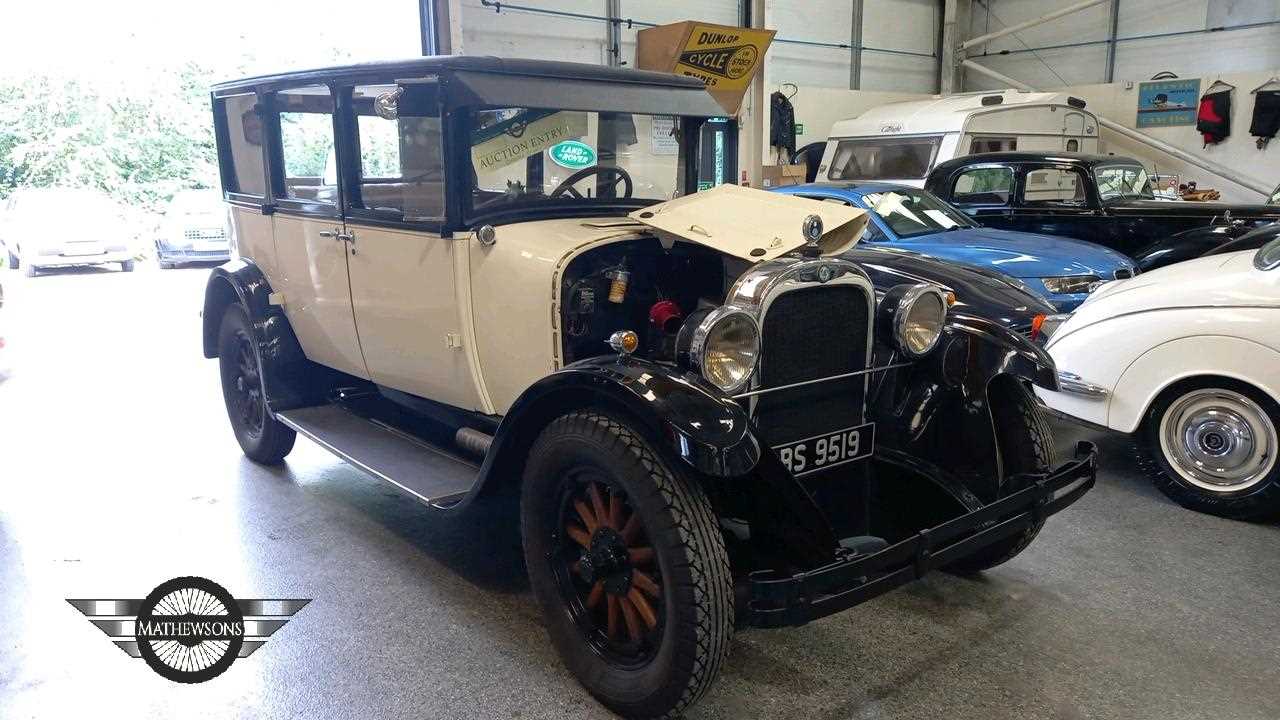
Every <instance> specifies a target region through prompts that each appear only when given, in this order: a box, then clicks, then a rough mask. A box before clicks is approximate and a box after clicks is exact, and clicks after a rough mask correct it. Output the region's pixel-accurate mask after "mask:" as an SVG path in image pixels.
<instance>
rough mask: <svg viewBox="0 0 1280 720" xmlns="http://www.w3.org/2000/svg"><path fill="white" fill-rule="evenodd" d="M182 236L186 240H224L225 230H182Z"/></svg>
mask: <svg viewBox="0 0 1280 720" xmlns="http://www.w3.org/2000/svg"><path fill="white" fill-rule="evenodd" d="M182 236H183V237H184V238H186V239H187V240H225V239H226V238H227V232H226V231H225V230H223V229H222V228H201V229H199V230H184V231H183V232H182Z"/></svg>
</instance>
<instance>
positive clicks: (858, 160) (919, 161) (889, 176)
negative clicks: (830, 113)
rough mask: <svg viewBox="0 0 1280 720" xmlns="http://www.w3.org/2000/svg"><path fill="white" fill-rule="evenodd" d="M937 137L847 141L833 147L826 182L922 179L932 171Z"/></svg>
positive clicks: (936, 152) (936, 149) (940, 139)
mask: <svg viewBox="0 0 1280 720" xmlns="http://www.w3.org/2000/svg"><path fill="white" fill-rule="evenodd" d="M941 143H942V137H941V136H940V135H933V136H930V137H911V138H851V139H848V140H841V141H840V142H839V144H837V145H836V152H835V156H834V157H833V158H832V161H831V169H830V170H829V171H828V172H827V179H829V180H905V179H918V178H923V177H924V176H925V175H927V174H929V169H930V168H932V167H933V158H934V157H935V156H936V155H937V154H938V145H940V144H941Z"/></svg>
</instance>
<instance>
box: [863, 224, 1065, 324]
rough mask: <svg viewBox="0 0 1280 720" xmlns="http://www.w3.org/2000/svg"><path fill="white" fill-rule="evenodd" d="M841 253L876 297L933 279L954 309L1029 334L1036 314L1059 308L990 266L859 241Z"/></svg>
mask: <svg viewBox="0 0 1280 720" xmlns="http://www.w3.org/2000/svg"><path fill="white" fill-rule="evenodd" d="M840 257H842V258H843V259H845V260H851V261H853V262H855V263H857V264H858V266H859V267H861V268H862V269H863V270H864V271H865V272H866V273H867V277H869V278H871V282H872V283H873V284H874V285H875V287H876V295H877V296H878V297H883V296H884V294H885V293H886V292H888V291H889V290H891V289H892V288H893V287H894V286H895V285H900V284H902V283H921V282H924V283H932V284H934V285H937V286H938V287H940V288H942V289H943V290H944V291H946V292H947V293H948V294H949V296H948V299H949V300H950V301H951V311H952V313H965V314H968V315H975V316H977V317H981V318H985V319H987V320H990V321H992V322H994V323H997V324H999V325H1001V326H1002V327H1005V328H1008V329H1009V330H1012V331H1014V332H1016V333H1019V334H1021V335H1025V336H1028V337H1032V336H1033V335H1034V328H1036V327H1037V325H1038V323H1037V321H1036V318H1041V319H1043V318H1044V317H1046V316H1049V315H1055V314H1057V312H1058V309H1057V308H1055V307H1054V306H1053V305H1050V304H1049V302H1048V301H1047V300H1045V299H1044V298H1043V297H1041V296H1039V295H1036V294H1035V293H1034V292H1032V291H1031V289H1030V288H1027V287H1025V286H1023V285H1022V283H1021V281H1019V280H1018V279H1017V278H1014V277H1011V276H1009V275H1005V274H1003V273H998V272H995V271H993V270H987V269H986V268H981V267H975V266H972V265H961V264H958V263H954V262H947V261H945V260H939V259H937V258H933V257H929V256H928V255H921V254H919V253H914V252H911V251H909V250H899V249H897V248H888V247H883V246H880V247H873V246H864V245H859V246H858V247H855V248H853V249H852V250H848V251H845V252H844V253H842V254H841V256H840ZM1032 339H1035V338H1034V337H1032Z"/></svg>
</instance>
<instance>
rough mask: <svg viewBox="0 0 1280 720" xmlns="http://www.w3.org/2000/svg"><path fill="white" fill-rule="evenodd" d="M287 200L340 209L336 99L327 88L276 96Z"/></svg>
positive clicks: (299, 89) (309, 89)
mask: <svg viewBox="0 0 1280 720" xmlns="http://www.w3.org/2000/svg"><path fill="white" fill-rule="evenodd" d="M276 111H277V119H278V121H279V126H280V156H281V160H282V162H283V167H282V170H283V180H284V187H283V188H281V189H282V190H283V193H284V197H287V198H292V199H294V200H305V201H307V202H312V203H325V204H328V205H336V204H337V202H338V167H337V161H336V160H335V158H334V149H333V148H334V145H333V98H332V97H331V96H330V94H329V88H327V87H323V86H315V87H306V88H297V89H294V90H285V91H282V92H280V93H278V94H277V95H276Z"/></svg>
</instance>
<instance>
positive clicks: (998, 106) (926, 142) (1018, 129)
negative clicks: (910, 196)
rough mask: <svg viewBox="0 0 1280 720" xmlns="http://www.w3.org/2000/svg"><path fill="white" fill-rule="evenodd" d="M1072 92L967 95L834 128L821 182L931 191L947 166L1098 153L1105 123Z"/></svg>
mask: <svg viewBox="0 0 1280 720" xmlns="http://www.w3.org/2000/svg"><path fill="white" fill-rule="evenodd" d="M1084 108H1085V101H1084V100H1081V99H1080V98H1077V97H1072V96H1070V95H1067V94H1065V93H1048V92H1025V91H1022V90H1005V91H1002V92H982V93H966V94H962V95H948V96H946V97H935V98H932V99H930V100H913V101H910V102H900V103H890V104H888V105H882V106H880V107H877V108H872V109H871V110H868V111H867V112H865V113H863V114H862V115H860V116H858V117H856V118H853V119H850V120H841V121H840V122H838V123H836V124H835V125H834V126H833V127H832V128H831V136H830V137H829V138H828V139H827V148H826V150H825V151H824V152H823V154H822V164H821V165H819V166H818V176H817V180H818V181H829V180H878V181H884V182H896V183H902V184H904V185H912V186H914V187H923V186H924V179H925V177H926V176H927V175H928V174H929V171H930V170H932V169H933V167H934V166H935V165H937V164H938V163H940V162H943V161H946V160H950V159H951V158H955V157H960V156H962V155H975V154H978V153H986V152H1003V151H1006V150H1041V151H1055V150H1057V151H1070V152H1082V153H1097V152H1098V118H1097V117H1095V116H1094V114H1093V113H1091V112H1089V111H1088V110H1085V109H1084Z"/></svg>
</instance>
